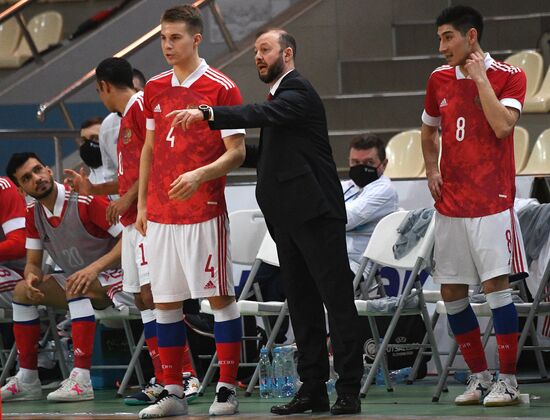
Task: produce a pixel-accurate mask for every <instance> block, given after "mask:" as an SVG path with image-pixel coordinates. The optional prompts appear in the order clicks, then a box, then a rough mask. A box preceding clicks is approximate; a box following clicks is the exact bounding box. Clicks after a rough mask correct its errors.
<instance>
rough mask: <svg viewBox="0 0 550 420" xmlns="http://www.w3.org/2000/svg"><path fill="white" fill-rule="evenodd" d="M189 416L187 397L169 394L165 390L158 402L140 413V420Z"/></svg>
mask: <svg viewBox="0 0 550 420" xmlns="http://www.w3.org/2000/svg"><path fill="white" fill-rule="evenodd" d="M186 414H187V401H186V399H185V397H183V398H180V397H178V396H177V395H174V394H169V393H168V391H167V390H163V391H162V392H161V393H160V395H159V397H158V399H157V402H156V403H154V404H153V405H150V406H149V407H146V408H144V409H143V410H141V411H140V412H139V418H140V419H154V418H158V417H172V416H184V415H186Z"/></svg>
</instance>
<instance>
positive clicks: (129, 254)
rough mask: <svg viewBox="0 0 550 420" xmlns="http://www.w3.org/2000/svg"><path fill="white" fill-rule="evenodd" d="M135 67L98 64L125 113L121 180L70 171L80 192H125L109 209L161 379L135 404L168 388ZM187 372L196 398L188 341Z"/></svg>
mask: <svg viewBox="0 0 550 420" xmlns="http://www.w3.org/2000/svg"><path fill="white" fill-rule="evenodd" d="M133 76H134V72H133V71H132V66H131V65H130V63H129V62H128V61H126V60H125V59H123V58H113V57H111V58H107V59H105V60H103V61H102V62H101V63H99V65H98V66H97V68H96V81H97V91H98V93H99V97H100V99H101V101H102V102H103V104H104V105H105V107H106V108H107V109H108V110H109V111H111V112H113V113H118V114H120V115H122V118H121V121H120V132H119V138H118V141H117V149H118V158H117V159H116V161H117V162H118V179H117V180H115V181H110V182H105V183H102V184H92V183H91V182H90V180H89V179H88V178H87V177H86V175H85V174H84V172H83V171H81V172H80V174H78V173H76V172H75V171H72V170H69V169H68V170H65V173H66V174H67V175H68V176H69V177H70V178H69V180H68V182H70V183H72V184H74V186H75V190H76V191H78V192H80V193H85V194H93V195H114V194H119V195H120V198H119V199H118V200H115V201H111V202H110V204H109V207H108V210H107V218H108V220H109V221H110V223H113V224H114V223H116V222H117V221H118V218H119V216H120V222H121V223H122V225H123V226H124V230H123V231H122V269H123V271H124V281H123V290H124V291H126V292H128V293H132V294H133V295H134V297H135V304H136V306H137V307H138V309H139V310H140V311H141V318H142V321H143V327H144V332H145V341H146V343H147V347H148V349H149V355H150V356H151V360H152V361H153V366H154V370H155V378H153V379H152V380H151V381H150V382H149V384H148V385H147V386H146V387H145V388H144V389H143V390H142V391H140V392H138V393H137V394H134V395H131V396H129V397H127V398H126V399H125V403H127V404H130V405H141V404H151V403H154V402H155V401H156V399H157V397H158V396H159V395H160V393H161V392H162V390H163V389H164V388H163V385H164V378H163V372H162V366H161V362H160V358H159V353H158V342H157V325H156V317H155V311H154V309H155V305H154V303H153V296H152V294H151V285H150V280H149V265H148V261H147V260H148V258H147V248H146V246H147V244H146V242H145V241H144V239H145V238H144V237H143V236H142V235H141V234H140V233H139V232H138V231H137V230H136V229H135V227H134V223H135V221H136V214H137V188H138V177H139V159H140V155H141V148H142V147H143V142H144V140H145V116H144V114H143V92H136V89H135V88H134V85H133V81H132V78H133ZM182 356H183V367H182V369H183V375H184V383H183V386H184V388H185V396H186V398H187V400H188V401H191V400H192V399H193V398H195V397H196V396H197V393H198V389H199V386H200V383H199V380H198V379H197V377H196V376H197V375H196V373H195V370H194V368H193V364H192V362H191V357H190V356H189V347H188V346H185V349H184V351H183V352H182Z"/></svg>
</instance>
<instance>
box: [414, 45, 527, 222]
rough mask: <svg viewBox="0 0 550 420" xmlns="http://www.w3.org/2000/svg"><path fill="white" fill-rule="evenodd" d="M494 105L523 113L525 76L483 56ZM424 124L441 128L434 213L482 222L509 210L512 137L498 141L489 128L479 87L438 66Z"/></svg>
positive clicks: (512, 191)
mask: <svg viewBox="0 0 550 420" xmlns="http://www.w3.org/2000/svg"><path fill="white" fill-rule="evenodd" d="M485 68H486V69H487V77H488V79H489V82H490V83H491V86H492V88H493V90H494V92H495V94H496V97H497V98H498V100H499V101H500V102H501V103H502V104H503V105H504V106H506V107H509V108H514V109H517V110H518V111H519V112H521V109H522V107H523V100H524V98H525V86H526V79H525V73H524V72H523V71H522V70H521V69H520V68H518V67H514V66H511V65H509V64H506V63H502V62H499V61H495V60H494V59H492V58H491V56H490V55H489V54H486V56H485ZM422 122H423V123H424V124H426V125H430V126H441V137H442V140H441V161H440V171H441V177H442V179H443V186H442V188H441V198H440V199H439V200H437V201H436V203H435V208H436V209H437V211H438V212H439V213H441V214H443V215H445V216H449V217H482V216H487V215H490V214H495V213H499V212H501V211H504V210H506V209H509V208H511V207H512V206H513V204H514V197H515V192H516V189H515V173H516V172H515V164H514V139H513V132H512V133H511V134H510V135H509V136H508V137H506V138H503V139H499V138H497V136H496V135H495V133H494V131H493V129H492V128H491V126H490V125H489V122H488V121H487V118H486V117H485V114H484V113H483V109H482V107H481V102H480V98H479V93H478V90H477V86H476V84H475V82H474V81H473V80H471V79H470V78H466V77H465V76H464V75H463V73H462V72H461V70H460V68H459V67H451V66H441V67H439V68H437V69H435V70H434V72H433V73H432V74H431V76H430V78H429V80H428V87H427V89H426V98H425V103H424V113H423V115H422Z"/></svg>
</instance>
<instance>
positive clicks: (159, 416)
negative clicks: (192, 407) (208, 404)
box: [138, 410, 189, 419]
mask: <svg viewBox="0 0 550 420" xmlns="http://www.w3.org/2000/svg"><path fill="white" fill-rule="evenodd" d="M187 414H189V412H188V411H187V410H186V411H185V412H181V413H177V414H144V415H143V416H142V415H141V413H139V414H138V415H139V418H140V419H158V418H162V417H174V416H186V415H187Z"/></svg>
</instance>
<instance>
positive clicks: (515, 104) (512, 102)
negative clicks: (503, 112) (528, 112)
mask: <svg viewBox="0 0 550 420" xmlns="http://www.w3.org/2000/svg"><path fill="white" fill-rule="evenodd" d="M500 103H501V104H502V105H504V106H505V107H508V108H514V109H517V110H518V111H519V112H520V114H521V110H522V106H521V102H520V101H518V100H517V99H514V98H502V99H501V100H500Z"/></svg>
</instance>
